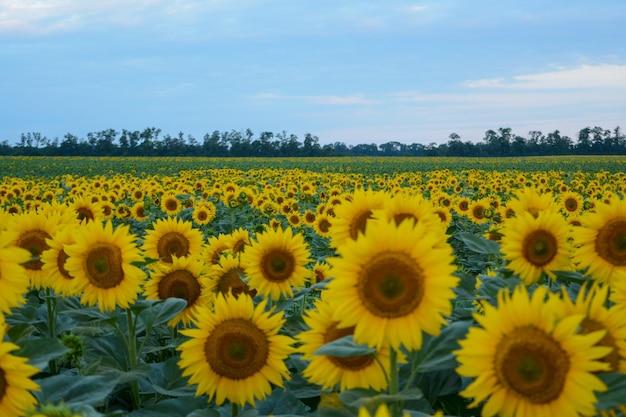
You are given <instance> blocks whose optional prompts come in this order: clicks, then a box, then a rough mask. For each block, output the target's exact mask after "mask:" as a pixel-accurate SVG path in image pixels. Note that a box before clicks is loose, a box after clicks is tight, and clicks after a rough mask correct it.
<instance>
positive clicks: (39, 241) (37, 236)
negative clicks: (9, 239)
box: [15, 229, 52, 270]
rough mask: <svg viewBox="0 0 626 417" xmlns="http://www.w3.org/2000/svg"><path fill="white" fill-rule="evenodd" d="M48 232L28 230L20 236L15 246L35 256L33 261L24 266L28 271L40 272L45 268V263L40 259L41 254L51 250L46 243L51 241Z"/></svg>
mask: <svg viewBox="0 0 626 417" xmlns="http://www.w3.org/2000/svg"><path fill="white" fill-rule="evenodd" d="M51 238H52V236H50V235H49V234H48V233H47V232H45V231H43V230H39V229H36V230H28V231H26V232H24V233H22V234H21V235H20V237H19V238H18V239H17V243H16V245H15V246H19V247H20V248H22V249H26V250H27V251H29V252H30V254H31V255H32V256H33V258H35V259H33V260H32V261H28V262H26V263H25V264H24V267H25V268H26V269H31V270H40V269H41V267H42V266H43V262H41V260H40V259H39V257H40V256H41V253H42V252H43V251H45V250H47V249H50V246H48V244H47V243H46V239H51Z"/></svg>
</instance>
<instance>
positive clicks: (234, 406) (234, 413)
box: [230, 402, 239, 417]
mask: <svg viewBox="0 0 626 417" xmlns="http://www.w3.org/2000/svg"><path fill="white" fill-rule="evenodd" d="M237 414H239V407H238V406H237V404H235V403H233V402H231V403H230V417H237Z"/></svg>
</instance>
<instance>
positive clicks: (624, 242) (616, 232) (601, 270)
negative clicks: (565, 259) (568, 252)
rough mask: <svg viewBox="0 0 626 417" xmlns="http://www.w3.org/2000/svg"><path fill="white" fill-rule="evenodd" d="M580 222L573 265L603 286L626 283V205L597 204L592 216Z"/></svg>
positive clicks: (584, 216)
mask: <svg viewBox="0 0 626 417" xmlns="http://www.w3.org/2000/svg"><path fill="white" fill-rule="evenodd" d="M579 219H580V221H581V223H582V227H576V228H574V229H573V232H572V233H573V237H574V245H575V250H574V254H573V260H574V262H575V263H577V264H578V267H579V268H580V269H585V268H587V274H588V275H589V276H591V277H592V278H594V279H596V280H598V281H601V282H606V283H609V284H612V283H613V281H615V280H616V279H617V278H619V277H621V279H622V280H624V279H626V201H625V200H615V201H613V202H612V203H611V204H597V205H596V207H595V210H594V211H593V212H585V213H584V214H583V215H582V216H580V217H579Z"/></svg>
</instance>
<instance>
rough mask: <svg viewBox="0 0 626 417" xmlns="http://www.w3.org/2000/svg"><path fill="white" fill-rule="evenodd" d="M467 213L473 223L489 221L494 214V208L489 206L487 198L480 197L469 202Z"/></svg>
mask: <svg viewBox="0 0 626 417" xmlns="http://www.w3.org/2000/svg"><path fill="white" fill-rule="evenodd" d="M467 214H468V216H469V218H470V219H471V220H472V221H473V222H474V223H479V224H480V223H487V222H490V221H491V220H492V219H493V217H494V215H495V210H494V209H493V207H491V204H490V200H489V199H488V198H480V199H478V200H474V201H472V202H471V203H470V206H469V210H468V211H467Z"/></svg>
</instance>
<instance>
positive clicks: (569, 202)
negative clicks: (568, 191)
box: [565, 197, 578, 212]
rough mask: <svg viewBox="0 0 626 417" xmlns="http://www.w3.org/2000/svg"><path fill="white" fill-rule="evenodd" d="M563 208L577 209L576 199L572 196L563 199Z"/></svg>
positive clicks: (571, 210)
mask: <svg viewBox="0 0 626 417" xmlns="http://www.w3.org/2000/svg"><path fill="white" fill-rule="evenodd" d="M565 210H567V211H570V212H574V211H576V210H578V201H576V199H575V198H573V197H569V198H567V199H565Z"/></svg>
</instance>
